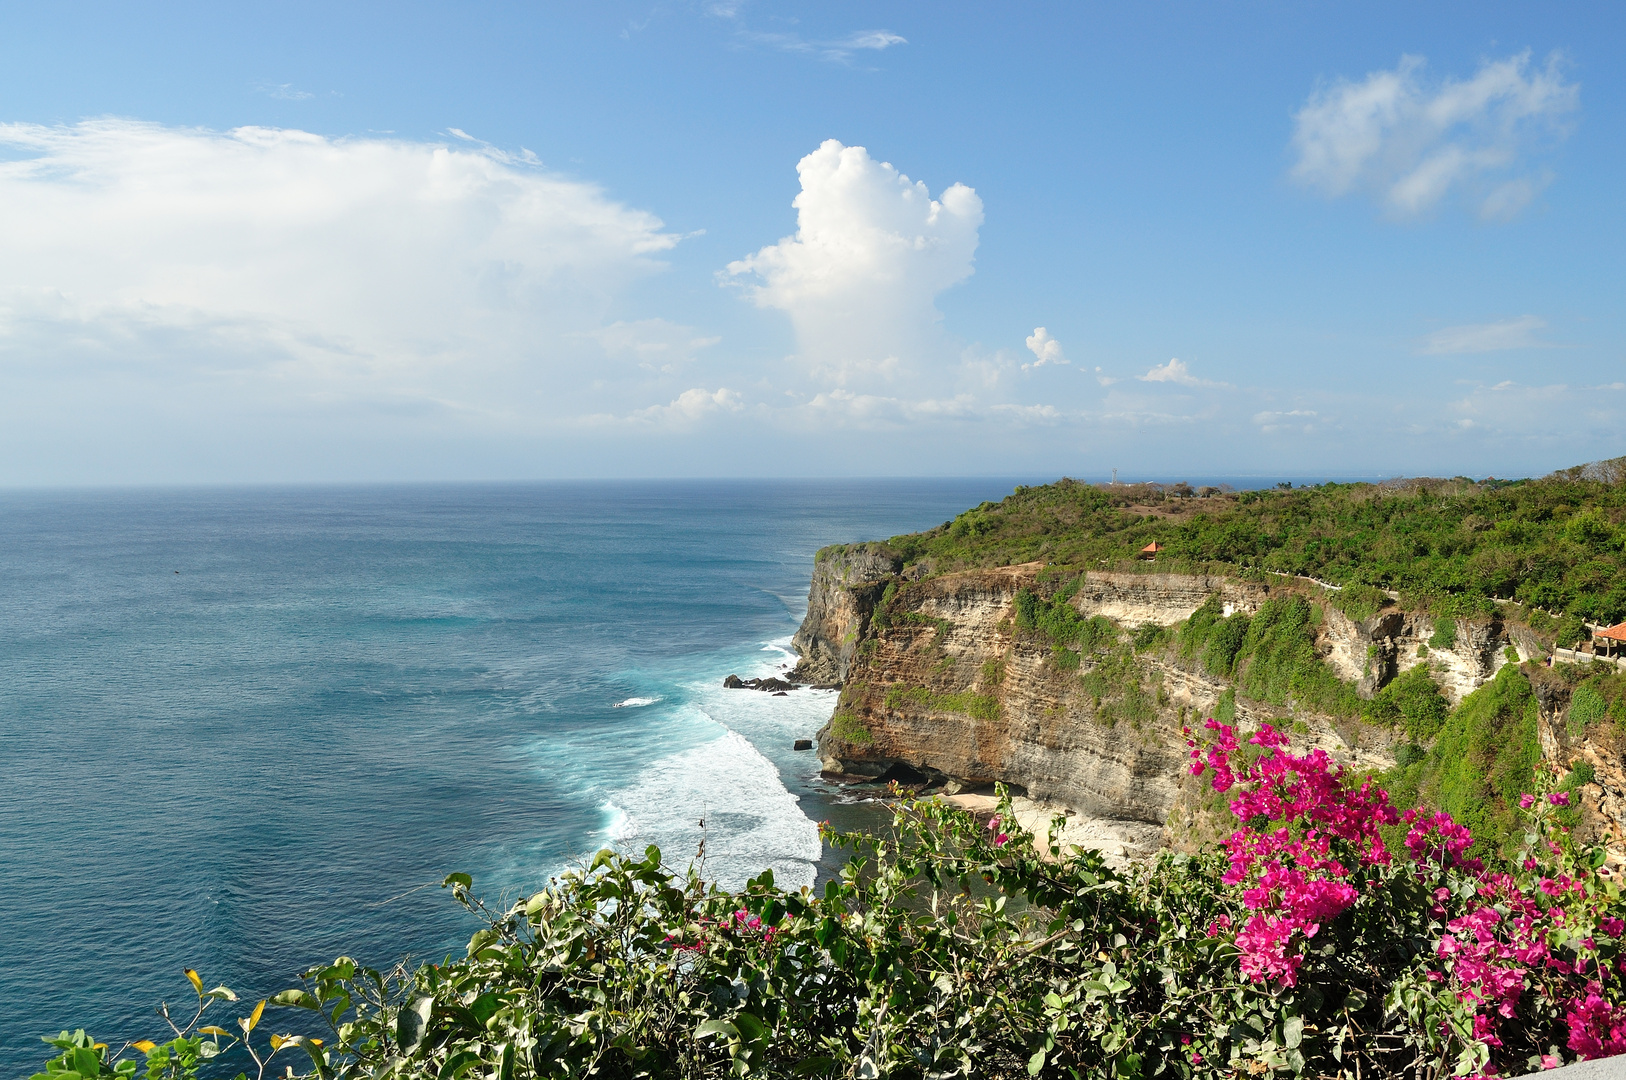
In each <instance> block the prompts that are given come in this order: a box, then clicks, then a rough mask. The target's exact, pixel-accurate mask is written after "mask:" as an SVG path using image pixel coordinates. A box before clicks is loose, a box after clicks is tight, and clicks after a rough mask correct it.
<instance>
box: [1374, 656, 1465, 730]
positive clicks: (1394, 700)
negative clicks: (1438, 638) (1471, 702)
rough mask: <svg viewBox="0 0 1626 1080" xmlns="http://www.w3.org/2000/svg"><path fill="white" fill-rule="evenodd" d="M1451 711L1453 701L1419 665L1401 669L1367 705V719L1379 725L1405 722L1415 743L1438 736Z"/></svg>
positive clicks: (1402, 723) (1403, 724) (1423, 666)
mask: <svg viewBox="0 0 1626 1080" xmlns="http://www.w3.org/2000/svg"><path fill="white" fill-rule="evenodd" d="M1450 712H1451V704H1450V702H1448V701H1446V700H1445V695H1443V694H1441V693H1440V687H1439V685H1438V684H1437V683H1436V682H1435V681H1434V678H1433V676H1431V675H1430V674H1429V672H1428V665H1427V664H1418V665H1417V666H1416V667H1413V668H1408V669H1407V670H1406V671H1404V672H1402V673H1401V674H1400V675H1398V676H1397V677H1396V678H1395V679H1393V680H1392V681H1391V682H1390V683H1389V685H1387V686H1385V687H1384V688H1383V689H1382V690H1380V691H1378V693H1377V695H1376V696H1375V697H1373V699H1372V700H1371V701H1369V702H1367V704H1366V708H1365V714H1366V718H1367V719H1368V720H1370V721H1372V722H1373V723H1376V724H1388V725H1391V726H1393V725H1397V724H1399V725H1402V726H1404V728H1405V731H1406V734H1407V735H1409V736H1410V737H1411V739H1412V741H1413V742H1418V743H1426V742H1429V741H1430V740H1432V739H1433V738H1434V736H1435V735H1437V734H1438V733H1439V731H1440V728H1441V727H1443V726H1444V725H1445V719H1446V717H1447V716H1448V715H1449V714H1450Z"/></svg>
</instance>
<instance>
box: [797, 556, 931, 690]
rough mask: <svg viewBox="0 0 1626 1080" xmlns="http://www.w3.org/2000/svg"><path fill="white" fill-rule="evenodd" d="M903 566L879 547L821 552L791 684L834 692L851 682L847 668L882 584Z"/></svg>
mask: <svg viewBox="0 0 1626 1080" xmlns="http://www.w3.org/2000/svg"><path fill="white" fill-rule="evenodd" d="M902 566H903V560H901V559H899V558H898V557H897V556H896V555H894V554H893V553H892V552H890V551H888V550H886V549H885V548H883V547H881V546H880V545H878V544H856V545H853V546H851V547H848V548H827V549H825V550H824V551H821V552H819V555H818V557H817V558H816V559H815V560H814V563H813V583H812V585H811V586H810V587H809V588H808V593H807V617H806V618H804V619H803V620H802V625H801V628H800V629H798V630H797V631H796V636H795V637H794V638H792V639H791V644H792V645H793V646H794V647H795V648H796V650H797V652H799V653H801V656H802V659H801V662H800V663H798V664H797V665H796V669H795V670H794V671H793V672H791V678H793V679H795V680H796V681H798V682H807V683H816V684H818V685H821V686H834V685H836V684H838V683H840V682H841V681H842V680H843V679H845V678H846V677H847V665H848V664H849V663H850V662H851V660H852V655H853V650H854V649H855V648H857V646H858V639H859V637H860V635H862V634H863V632H864V631H865V630H866V629H867V628H868V625H869V616H870V612H872V611H873V610H874V609H875V601H876V600H877V599H878V598H879V597H880V595H881V588H882V585H881V583H883V582H885V581H888V580H890V579H891V578H892V576H893V575H894V574H896V573H897V572H898V570H899V569H900V568H901V567H902Z"/></svg>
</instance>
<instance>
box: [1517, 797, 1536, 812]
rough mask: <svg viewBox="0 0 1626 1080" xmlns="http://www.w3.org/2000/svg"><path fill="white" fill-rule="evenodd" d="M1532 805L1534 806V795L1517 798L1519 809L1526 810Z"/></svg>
mask: <svg viewBox="0 0 1626 1080" xmlns="http://www.w3.org/2000/svg"><path fill="white" fill-rule="evenodd" d="M1534 805H1536V797H1535V796H1534V795H1520V796H1519V809H1521V810H1528V809H1530V808H1531V807H1532V806H1534Z"/></svg>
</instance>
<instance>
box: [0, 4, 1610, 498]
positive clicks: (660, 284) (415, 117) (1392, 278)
mask: <svg viewBox="0 0 1626 1080" xmlns="http://www.w3.org/2000/svg"><path fill="white" fill-rule="evenodd" d="M3 25H4V29H5V32H4V33H3V34H0V486H14V487H15V486H41V485H44V486H52V485H70V486H71V485H119V484H155V483H156V484H169V483H264V482H352V481H419V480H521V479H548V478H566V477H571V478H593V477H666V476H671V477H680V476H762V477H775V476H779V477H807V476H866V475H881V476H902V475H1032V476H1060V475H1072V476H1078V477H1087V478H1096V477H1105V476H1106V475H1108V474H1109V473H1110V471H1111V470H1112V469H1118V470H1119V472H1120V475H1121V477H1122V478H1124V479H1142V478H1152V479H1165V480H1178V479H1182V478H1195V477H1218V476H1228V475H1236V476H1245V475H1260V474H1273V475H1280V476H1286V477H1316V476H1338V477H1355V476H1379V475H1383V476H1387V475H1399V474H1403V475H1470V476H1474V477H1483V476H1489V475H1495V476H1504V477H1509V476H1524V475H1538V474H1541V473H1545V472H1547V471H1550V470H1552V469H1554V468H1559V467H1563V466H1567V465H1571V464H1576V463H1580V462H1584V461H1590V460H1596V459H1599V458H1605V457H1611V456H1615V455H1619V454H1623V453H1626V312H1623V310H1622V307H1623V305H1622V299H1623V296H1626V288H1623V286H1626V272H1623V260H1622V257H1621V252H1622V251H1623V250H1626V243H1623V241H1626V215H1623V205H1622V195H1623V191H1626V187H1623V182H1622V178H1623V177H1626V74H1623V72H1622V69H1621V66H1620V65H1619V63H1618V58H1619V55H1620V53H1621V50H1622V48H1623V46H1626V8H1623V7H1621V6H1620V5H1619V4H1614V3H1592V4H1588V3H1574V4H1565V5H1531V4H1497V3H1484V2H1476V3H1436V4H1428V5H1419V4H1415V3H1381V2H1366V3H1348V4H1337V3H1326V2H1314V0H1305V2H1300V3H1279V2H1254V3H1247V2H1238V3H1231V4H1224V5H1216V4H1211V3H1158V2H1149V3H1145V4H1134V5H1126V4H1094V3H1078V2H1074V3H1059V4H1043V3H1012V4H1002V5H992V4H958V3H933V4H924V3H864V4H846V3H836V2H824V3H818V4H812V3H772V2H768V0H737V2H736V0H697V2H672V3H648V2H645V3H622V2H619V0H601V2H598V3H593V4H563V3H558V4H537V3H532V4H508V5H504V4H480V3H463V4H457V5H445V4H442V5H434V4H411V3H404V4H403V3H395V4H388V5H384V4H366V3H353V4H345V5H334V4H319V5H318V4H304V3H297V2H295V3H278V4H275V5H270V4H256V3H244V4H235V5H219V4H197V5H187V4H178V3H177V4H161V5H146V6H145V7H144V8H141V9H138V8H137V7H136V6H134V5H123V4H113V3H95V2H89V3H80V4H75V5H28V6H24V5H10V6H8V8H7V9H6V11H5V14H4V21H3Z"/></svg>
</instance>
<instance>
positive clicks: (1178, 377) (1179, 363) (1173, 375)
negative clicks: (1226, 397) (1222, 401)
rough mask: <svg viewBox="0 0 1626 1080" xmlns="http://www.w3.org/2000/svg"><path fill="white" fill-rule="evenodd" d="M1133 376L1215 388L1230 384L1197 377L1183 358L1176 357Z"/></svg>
mask: <svg viewBox="0 0 1626 1080" xmlns="http://www.w3.org/2000/svg"><path fill="white" fill-rule="evenodd" d="M1135 378H1137V379H1139V380H1140V381H1141V382H1155V383H1178V384H1179V385H1181V386H1207V387H1215V388H1219V387H1229V386H1230V383H1222V382H1213V381H1211V380H1208V379H1199V378H1198V377H1197V376H1195V375H1193V374H1192V373H1191V369H1190V368H1189V367H1187V366H1186V363H1185V361H1184V360H1178V359H1174V360H1170V361H1169V362H1168V363H1167V364H1155V365H1153V366H1152V369H1151V370H1150V371H1148V372H1147V373H1146V374H1144V375H1137V376H1135Z"/></svg>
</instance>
